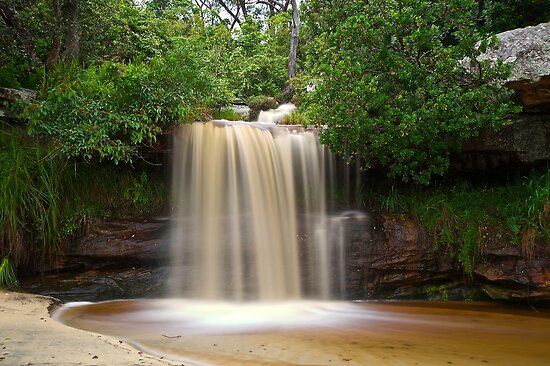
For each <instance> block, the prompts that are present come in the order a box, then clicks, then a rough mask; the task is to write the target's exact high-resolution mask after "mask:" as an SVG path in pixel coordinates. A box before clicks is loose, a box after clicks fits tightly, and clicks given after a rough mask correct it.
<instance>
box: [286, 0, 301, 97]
mask: <svg viewBox="0 0 550 366" xmlns="http://www.w3.org/2000/svg"><path fill="white" fill-rule="evenodd" d="M299 34H300V12H299V9H298V4H296V0H292V36H291V38H290V53H289V55H288V84H287V86H286V88H285V91H284V94H285V99H287V100H290V99H291V98H292V83H291V79H292V78H293V77H294V76H296V52H297V50H298V36H299Z"/></svg>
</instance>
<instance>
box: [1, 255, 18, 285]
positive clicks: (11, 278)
mask: <svg viewBox="0 0 550 366" xmlns="http://www.w3.org/2000/svg"><path fill="white" fill-rule="evenodd" d="M17 286H18V281H17V276H16V275H15V269H14V267H13V263H12V262H11V260H10V257H9V256H5V257H4V258H2V262H0V288H8V289H12V288H16V287H17Z"/></svg>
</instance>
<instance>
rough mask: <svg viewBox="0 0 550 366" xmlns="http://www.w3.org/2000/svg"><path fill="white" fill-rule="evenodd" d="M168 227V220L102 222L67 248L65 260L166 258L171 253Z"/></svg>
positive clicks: (156, 259)
mask: <svg viewBox="0 0 550 366" xmlns="http://www.w3.org/2000/svg"><path fill="white" fill-rule="evenodd" d="M166 228H167V222H166V221H154V220H117V221H107V222H99V223H97V224H95V225H93V226H92V227H91V228H90V230H89V231H88V233H87V234H86V235H85V236H84V237H82V238H81V239H80V240H78V241H77V242H76V243H74V244H73V245H71V246H69V247H68V248H67V250H66V251H65V253H64V257H65V259H66V260H65V261H66V262H71V263H75V262H78V261H79V260H82V261H113V262H116V261H135V262H162V261H164V260H165V259H166V258H167V257H168V252H167V251H168V249H167V240H166V239H165V235H166Z"/></svg>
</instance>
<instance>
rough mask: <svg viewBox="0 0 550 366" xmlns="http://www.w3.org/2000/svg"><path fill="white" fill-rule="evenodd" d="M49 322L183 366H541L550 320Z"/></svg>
mask: <svg viewBox="0 0 550 366" xmlns="http://www.w3.org/2000/svg"><path fill="white" fill-rule="evenodd" d="M53 317H54V318H56V319H57V320H59V321H61V322H63V323H65V324H67V325H69V326H73V327H76V328H80V329H84V330H88V331H92V332H98V333H103V334H107V335H111V336H115V337H119V338H121V339H125V340H127V341H130V342H132V343H133V344H134V345H136V347H138V348H140V349H143V350H145V351H147V352H149V353H153V354H156V355H161V356H165V357H168V358H172V359H177V360H181V361H182V362H185V364H186V365H522V366H523V365H533V366H537V365H548V364H549V362H550V347H549V346H548V345H550V314H549V313H548V311H547V310H546V311H538V312H536V311H534V310H529V309H513V308H507V307H499V306H497V305H495V304H489V303H479V302H478V303H459V302H445V303H434V302H430V303H426V302H396V303H392V302H380V303H378V302H376V303H348V302H308V301H299V302H280V303H262V304H247V303H224V302H201V301H192V300H169V299H165V300H128V301H111V302H104V303H87V304H86V303H72V304H68V305H66V306H64V307H62V308H60V309H57V310H56V311H55V312H54V314H53Z"/></svg>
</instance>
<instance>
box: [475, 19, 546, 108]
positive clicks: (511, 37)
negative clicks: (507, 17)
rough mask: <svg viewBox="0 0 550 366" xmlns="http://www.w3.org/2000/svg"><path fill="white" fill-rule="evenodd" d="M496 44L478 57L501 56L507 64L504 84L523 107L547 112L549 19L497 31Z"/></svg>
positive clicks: (499, 58)
mask: <svg viewBox="0 0 550 366" xmlns="http://www.w3.org/2000/svg"><path fill="white" fill-rule="evenodd" d="M497 37H498V39H499V43H498V46H497V47H496V48H493V49H489V50H488V51H487V52H486V53H485V54H483V55H482V56H481V57H480V59H489V60H492V61H495V62H496V61H498V60H501V61H503V62H504V63H506V64H509V65H510V67H511V73H510V76H509V77H508V79H507V80H506V86H508V87H509V88H511V89H514V90H515V91H516V92H517V94H518V96H519V99H520V100H521V103H522V104H523V106H524V110H526V111H529V112H544V113H549V112H550V23H542V24H539V25H536V26H531V27H526V28H519V29H513V30H510V31H506V32H503V33H499V34H497Z"/></svg>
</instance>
